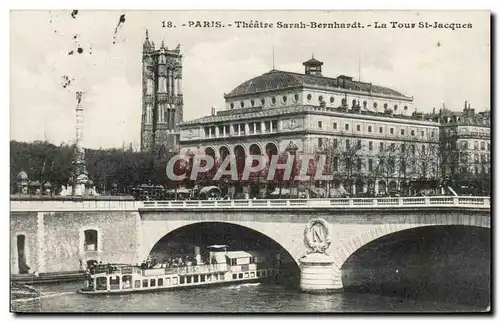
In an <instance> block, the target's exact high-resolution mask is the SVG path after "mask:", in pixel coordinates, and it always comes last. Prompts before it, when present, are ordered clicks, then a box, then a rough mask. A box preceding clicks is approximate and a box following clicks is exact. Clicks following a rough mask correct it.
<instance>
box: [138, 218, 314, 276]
mask: <svg viewBox="0 0 500 322" xmlns="http://www.w3.org/2000/svg"><path fill="white" fill-rule="evenodd" d="M201 224H221V225H227V226H233V227H235V228H237V229H245V230H248V231H250V232H252V233H253V234H254V235H256V236H262V238H267V239H269V240H270V241H272V242H273V243H275V244H276V245H277V246H279V248H280V249H281V250H282V251H284V252H285V253H286V254H287V255H289V257H290V261H293V262H294V264H295V265H296V266H297V267H299V261H298V259H299V258H300V257H302V256H303V255H304V254H305V249H304V243H303V239H302V238H301V239H300V240H297V239H296V238H290V235H289V234H287V230H286V229H283V230H279V229H275V228H272V227H271V228H270V227H269V226H270V225H266V224H265V223H256V222H241V221H240V222H234V221H226V220H203V221H197V222H192V221H191V222H171V221H166V222H163V221H161V222H159V221H153V222H149V223H143V232H142V242H141V251H140V257H139V259H138V263H140V262H142V261H143V260H145V259H146V258H147V257H148V256H149V254H150V253H151V251H152V250H153V248H154V247H155V245H157V243H158V242H159V241H160V240H161V239H162V238H164V237H165V236H168V235H171V234H173V233H175V232H179V231H180V230H182V229H189V228H190V227H193V226H195V225H201ZM266 226H267V228H266Z"/></svg>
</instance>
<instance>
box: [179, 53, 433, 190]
mask: <svg viewBox="0 0 500 322" xmlns="http://www.w3.org/2000/svg"><path fill="white" fill-rule="evenodd" d="M303 65H304V73H303V74H301V73H293V72H287V71H280V70H271V71H269V72H267V73H265V74H262V75H260V76H257V77H254V78H252V79H250V80H247V81H245V82H243V83H242V84H241V85H239V86H237V87H236V88H235V89H233V90H232V91H231V92H229V93H228V94H225V95H224V98H225V109H224V110H222V111H218V112H217V113H216V112H215V110H214V109H213V110H212V113H211V114H212V115H209V116H206V117H202V118H198V119H195V120H191V121H185V122H183V123H181V124H180V125H179V129H180V147H181V151H180V152H181V154H191V153H204V154H209V155H212V156H213V157H215V158H216V159H218V158H225V156H227V155H229V154H232V155H234V156H235V157H236V160H240V159H242V158H244V157H245V156H247V155H250V154H252V155H256V154H257V155H259V154H260V155H266V156H272V155H276V154H278V155H286V154H291V153H292V154H295V153H298V154H321V153H323V154H327V155H328V171H329V173H330V174H332V175H333V177H334V179H333V180H332V182H314V183H311V184H310V185H311V186H312V187H315V188H318V187H323V188H324V189H325V190H324V191H325V193H326V194H327V195H332V193H333V192H334V191H337V190H341V191H342V190H345V191H347V193H349V194H356V195H360V194H368V193H370V194H377V195H384V194H387V193H396V192H398V191H403V190H405V189H406V190H408V189H409V185H410V183H411V182H412V181H415V180H431V179H433V178H435V177H436V176H437V174H438V172H439V171H438V169H439V163H438V158H437V154H438V152H439V151H438V150H439V122H437V121H432V120H431V119H430V118H425V116H424V115H423V114H418V113H416V112H415V108H414V107H413V97H409V96H406V95H404V94H402V93H400V92H398V91H396V90H393V89H390V88H387V87H383V86H378V85H375V84H372V83H368V82H360V81H356V80H354V79H353V78H352V77H349V76H345V75H340V76H338V77H336V78H332V77H325V76H323V74H322V67H323V63H322V62H320V61H318V60H317V59H315V58H311V59H309V60H308V61H306V62H304V63H303ZM433 156H435V157H433ZM325 186H328V189H326V188H325ZM264 188H267V190H268V189H269V187H268V186H266V184H265V183H258V184H257V187H254V188H251V187H250V188H248V189H250V190H252V191H253V192H252V191H250V192H249V194H250V195H252V194H255V193H262V191H263V190H265V189H264ZM330 188H331V189H330ZM245 189H247V188H245V187H241V188H240V190H243V191H245ZM311 189H312V190H314V189H313V188H311ZM316 190H317V189H316ZM256 191H257V192H256ZM326 191H327V192H326Z"/></svg>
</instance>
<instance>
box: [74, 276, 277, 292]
mask: <svg viewBox="0 0 500 322" xmlns="http://www.w3.org/2000/svg"><path fill="white" fill-rule="evenodd" d="M274 279H275V277H272V276H271V277H260V278H249V279H244V280H229V281H217V282H212V283H192V284H179V285H173V286H169V287H156V288H144V289H128V290H84V289H80V290H77V291H76V293H78V294H83V295H89V296H96V295H100V296H102V295H125V294H132V293H148V292H150V293H152V292H164V291H174V290H180V289H188V288H211V287H220V286H229V285H237V284H248V283H261V282H271V281H272V280H274Z"/></svg>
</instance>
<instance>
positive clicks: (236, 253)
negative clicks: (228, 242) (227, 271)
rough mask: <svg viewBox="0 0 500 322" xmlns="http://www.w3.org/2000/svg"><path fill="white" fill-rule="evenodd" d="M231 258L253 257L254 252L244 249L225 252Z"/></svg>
mask: <svg viewBox="0 0 500 322" xmlns="http://www.w3.org/2000/svg"><path fill="white" fill-rule="evenodd" d="M225 255H226V256H227V257H229V258H250V257H253V255H252V254H250V253H247V252H243V251H234V252H227V253H226V254H225Z"/></svg>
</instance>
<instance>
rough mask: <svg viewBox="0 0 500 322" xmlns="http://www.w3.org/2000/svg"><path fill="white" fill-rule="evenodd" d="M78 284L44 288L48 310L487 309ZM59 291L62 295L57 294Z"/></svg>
mask: <svg viewBox="0 0 500 322" xmlns="http://www.w3.org/2000/svg"><path fill="white" fill-rule="evenodd" d="M78 286H79V285H78V284H76V283H71V284H61V285H50V286H43V287H41V288H40V289H41V292H42V310H43V311H44V312H192V313H196V312H332V313H333V312H408V311H411V312H444V311H463V312H472V311H481V310H484V308H482V307H475V306H470V305H463V304H457V303H447V302H442V301H436V300H425V299H418V300H416V299H413V300H412V299H403V298H400V297H389V296H382V295H375V294H358V293H337V294H331V295H315V294H306V293H300V292H298V291H296V290H291V289H287V288H285V287H283V286H281V285H269V284H262V283H249V284H241V285H233V286H222V287H215V288H200V289H184V290H175V291H166V292H157V293H137V294H128V295H112V296H95V297H87V296H84V295H80V294H76V293H74V292H73V291H74V290H75V289H76V288H77V287H78ZM56 294H59V295H56Z"/></svg>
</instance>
